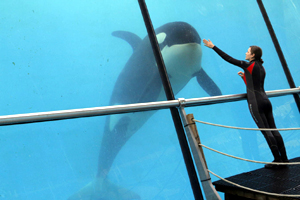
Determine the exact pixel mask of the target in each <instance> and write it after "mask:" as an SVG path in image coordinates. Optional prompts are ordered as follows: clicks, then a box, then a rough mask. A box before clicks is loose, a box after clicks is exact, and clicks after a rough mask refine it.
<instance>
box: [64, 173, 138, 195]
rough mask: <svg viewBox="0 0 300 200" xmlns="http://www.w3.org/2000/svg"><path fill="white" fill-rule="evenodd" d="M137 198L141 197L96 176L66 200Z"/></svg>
mask: <svg viewBox="0 0 300 200" xmlns="http://www.w3.org/2000/svg"><path fill="white" fill-rule="evenodd" d="M100 199H101V200H120V199H122V200H137V199H141V197H140V196H139V195H138V194H136V193H135V192H133V191H130V190H128V189H126V188H123V187H120V186H117V185H115V184H113V183H111V182H110V181H109V180H107V179H102V178H96V179H95V180H94V181H92V182H90V183H89V184H87V185H86V186H85V187H84V188H82V189H81V190H79V191H78V192H77V193H75V194H73V195H72V196H71V197H69V198H68V200H100Z"/></svg>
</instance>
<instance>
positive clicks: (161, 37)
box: [156, 33, 167, 44]
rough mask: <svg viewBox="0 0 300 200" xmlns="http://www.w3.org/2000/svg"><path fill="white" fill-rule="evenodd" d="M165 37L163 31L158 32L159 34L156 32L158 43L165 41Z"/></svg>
mask: <svg viewBox="0 0 300 200" xmlns="http://www.w3.org/2000/svg"><path fill="white" fill-rule="evenodd" d="M166 37H167V34H165V33H159V34H157V35H156V38H157V42H158V44H161V43H163V42H164V41H165V39H166Z"/></svg>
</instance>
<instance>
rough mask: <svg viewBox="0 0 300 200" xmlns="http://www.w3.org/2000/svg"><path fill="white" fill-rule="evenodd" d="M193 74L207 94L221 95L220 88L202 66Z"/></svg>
mask: <svg viewBox="0 0 300 200" xmlns="http://www.w3.org/2000/svg"><path fill="white" fill-rule="evenodd" d="M195 76H196V77H197V81H198V83H199V85H200V86H201V87H202V88H203V89H204V90H205V92H207V94H209V95H210V96H218V95H222V92H221V90H220V88H219V87H218V86H217V84H216V83H215V82H214V81H213V80H212V79H211V78H210V77H209V76H208V75H207V73H206V72H205V71H204V70H203V69H202V68H201V69H200V70H199V71H198V72H196V73H195Z"/></svg>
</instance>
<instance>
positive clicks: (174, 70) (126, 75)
mask: <svg viewBox="0 0 300 200" xmlns="http://www.w3.org/2000/svg"><path fill="white" fill-rule="evenodd" d="M155 33H156V37H157V41H158V43H159V47H160V50H161V54H162V56H163V59H164V62H165V66H166V69H167V73H168V76H169V79H170V83H171V86H172V89H173V92H174V94H175V95H176V94H177V93H178V92H179V91H180V90H181V89H182V88H183V87H184V86H185V85H186V84H187V83H188V82H189V81H190V80H191V79H192V78H194V77H195V78H196V79H197V81H198V83H199V85H200V87H202V88H203V89H204V90H205V91H206V92H207V93H208V94H209V95H210V96H214V95H221V91H220V89H219V87H218V86H217V85H216V84H215V82H214V81H213V80H212V79H211V78H210V77H209V76H208V75H207V73H206V72H205V71H204V69H203V68H202V66H201V58H202V48H201V38H200V36H199V34H198V32H197V31H196V29H195V28H193V27H192V26H191V25H190V24H188V23H185V22H172V23H167V24H165V25H163V26H161V27H159V28H157V29H156V30H155ZM112 35H113V36H115V37H118V38H121V39H123V40H125V41H127V42H128V43H129V44H130V45H131V47H132V50H133V53H132V55H131V57H130V58H129V60H128V61H127V63H126V65H125V67H124V68H123V70H122V71H121V73H120V75H119V77H118V79H117V81H116V83H115V86H114V89H113V93H112V95H111V99H110V104H111V105H121V104H131V103H144V102H154V101H161V100H166V96H165V93H164V89H163V86H162V82H161V79H160V75H159V72H158V69H157V65H156V62H155V58H154V55H153V51H152V48H151V44H150V41H149V37H148V36H146V37H145V38H144V39H141V38H140V37H139V36H137V35H135V34H134V33H131V32H127V31H115V32H113V33H112ZM154 113H155V111H147V112H137V113H127V114H120V115H111V116H108V117H107V119H106V124H105V127H104V133H103V138H102V144H101V147H100V153H99V161H98V172H97V176H96V178H95V179H94V180H93V181H92V182H91V183H89V184H88V185H87V186H85V187H84V188H82V189H81V190H79V191H78V192H77V193H75V194H74V195H72V196H71V197H70V198H69V199H70V200H79V199H82V200H86V199H94V200H96V199H109V200H113V199H140V197H139V195H138V194H136V193H134V192H132V191H130V190H127V189H126V188H122V187H120V186H117V185H115V184H113V183H112V182H110V181H109V180H108V179H107V178H106V176H107V174H108V173H109V170H110V168H111V166H112V164H113V162H114V159H115V158H116V156H117V154H118V153H119V151H120V150H121V149H122V147H123V146H124V144H125V143H126V142H127V141H128V140H129V138H130V137H131V136H132V135H133V134H134V133H136V132H137V131H138V130H139V128H141V127H142V126H143V125H144V124H145V123H146V122H147V120H148V119H149V118H150V117H151V116H152V115H153V114H154Z"/></svg>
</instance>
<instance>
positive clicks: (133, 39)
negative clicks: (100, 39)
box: [112, 31, 142, 51]
mask: <svg viewBox="0 0 300 200" xmlns="http://www.w3.org/2000/svg"><path fill="white" fill-rule="evenodd" d="M112 35H113V36H115V37H118V38H121V39H123V40H125V41H127V42H128V43H129V44H130V45H131V47H132V49H133V51H135V50H136V48H137V47H138V46H139V44H140V43H141V42H142V39H141V38H140V37H139V36H137V35H136V34H134V33H131V32H128V31H114V32H112Z"/></svg>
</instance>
